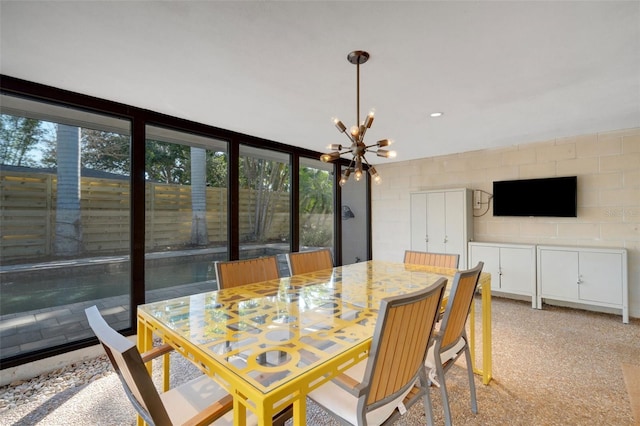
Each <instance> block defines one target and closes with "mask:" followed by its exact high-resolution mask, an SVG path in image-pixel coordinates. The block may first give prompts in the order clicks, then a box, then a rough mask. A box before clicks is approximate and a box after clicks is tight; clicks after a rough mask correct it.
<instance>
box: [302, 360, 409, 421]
mask: <svg viewBox="0 0 640 426" xmlns="http://www.w3.org/2000/svg"><path fill="white" fill-rule="evenodd" d="M366 367H367V360H364V361H362V362H359V363H358V364H356V365H354V366H353V367H351V368H350V369H348V370H347V371H345V373H344V374H346V375H347V376H350V377H351V378H353V379H355V380H356V381H358V382H361V381H362V378H363V377H364V374H365V369H366ZM410 390H411V387H409V389H408V390H407V391H406V392H404V394H403V395H401V396H399V397H398V398H395V399H394V400H393V401H390V402H389V403H388V404H385V405H383V406H381V407H378V408H376V409H375V410H372V411H370V412H369V413H368V414H367V424H368V425H372V426H373V425H380V424H382V423H383V422H384V421H385V420H386V419H388V418H389V416H391V414H392V413H393V410H395V409H396V407H397V406H398V405H399V404H400V403H401V402H402V400H403V399H404V397H405V396H406V395H407V394H408V393H409V391H410ZM308 396H309V398H311V399H312V400H313V401H315V402H316V403H318V404H320V405H321V406H323V407H325V408H326V409H327V411H329V412H332V413H334V414H336V415H337V416H339V417H341V418H343V419H344V420H346V421H348V422H349V423H351V424H353V425H357V424H358V421H357V420H358V418H357V407H358V398H356V397H355V396H353V395H352V394H350V393H349V392H347V391H346V390H344V389H343V388H341V387H340V386H338V385H336V384H335V383H333V382H331V381H329V382H327V383H325V384H324V385H322V386H320V387H319V388H318V389H316V390H314V391H312V392H311V393H309V395H308Z"/></svg>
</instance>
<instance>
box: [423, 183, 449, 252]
mask: <svg viewBox="0 0 640 426" xmlns="http://www.w3.org/2000/svg"><path fill="white" fill-rule="evenodd" d="M444 203H445V200H444V192H429V193H427V251H430V252H433V253H446V252H447V250H446V242H445V236H446V230H445V204H444Z"/></svg>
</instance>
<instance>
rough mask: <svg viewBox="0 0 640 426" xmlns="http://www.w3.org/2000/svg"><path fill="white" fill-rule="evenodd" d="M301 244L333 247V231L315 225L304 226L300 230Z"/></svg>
mask: <svg viewBox="0 0 640 426" xmlns="http://www.w3.org/2000/svg"><path fill="white" fill-rule="evenodd" d="M300 244H301V245H303V246H308V247H331V245H332V244H333V233H332V232H331V230H330V229H326V228H320V227H315V226H308V227H303V228H302V230H301V232H300Z"/></svg>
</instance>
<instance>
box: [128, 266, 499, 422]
mask: <svg viewBox="0 0 640 426" xmlns="http://www.w3.org/2000/svg"><path fill="white" fill-rule="evenodd" d="M454 273H455V270H453V269H444V268H435V267H428V266H420V265H409V264H404V263H391V262H382V261H369V262H363V263H356V264H352V265H346V266H342V267H336V268H333V269H326V270H321V271H317V272H313V273H309V274H302V275H296V276H293V277H287V278H281V279H277V280H271V281H264V282H261V283H255V284H248V285H244V286H240V287H234V288H230V289H225V290H219V291H211V292H207V293H200V294H195V295H191V296H184V297H178V298H175V299H170V300H165V301H160V302H154V303H149V304H146V305H141V306H139V307H138V347H139V349H140V350H141V351H146V350H149V349H151V347H152V346H153V338H154V337H159V338H161V339H162V340H163V341H164V342H165V343H169V344H170V345H171V346H173V347H174V348H175V349H176V350H177V351H178V352H180V353H181V354H182V355H183V356H184V357H186V358H187V359H189V360H190V361H191V362H193V363H194V364H195V365H196V366H198V367H199V368H200V370H202V371H203V372H204V373H205V374H207V375H208V376H210V377H211V378H213V379H214V380H216V381H217V382H218V383H220V385H221V386H223V387H224V388H225V389H226V390H227V391H228V392H229V393H230V394H231V395H232V396H233V401H234V403H233V406H234V411H235V417H234V418H235V421H234V422H235V424H236V425H244V424H245V421H246V414H247V410H249V411H251V412H253V413H254V414H255V415H256V417H257V418H258V419H259V424H260V425H270V424H271V419H272V417H273V415H274V414H276V413H278V412H280V411H281V410H282V409H284V408H286V407H287V406H289V405H293V424H294V425H304V424H305V415H306V395H307V394H308V393H309V392H310V391H312V390H313V389H315V388H317V387H318V386H320V385H322V384H323V383H325V382H327V381H328V380H331V379H332V378H333V377H335V376H336V375H338V374H340V373H342V372H343V371H345V370H347V369H348V368H350V367H351V366H353V365H354V364H356V363H358V362H360V361H362V360H364V359H365V358H366V357H367V356H368V350H369V347H370V344H371V339H372V337H373V332H374V328H375V322H376V319H377V315H378V307H379V305H380V300H381V299H382V298H385V297H389V296H395V295H399V294H403V293H409V292H412V291H416V290H418V289H420V288H424V287H426V286H429V285H431V284H433V283H434V282H435V281H436V280H438V279H439V278H440V277H442V276H445V277H447V278H448V280H449V282H448V285H450V284H451V281H452V280H453V274H454ZM489 282H490V277H489V275H488V274H483V275H481V285H482V288H483V307H482V309H483V327H482V331H483V338H484V339H486V338H487V336H488V338H489V344H488V346H487V345H486V344H485V345H483V371H480V373H481V374H483V375H486V377H488V378H485V380H486V383H488V380H490V374H491V373H490V369H491V364H490V359H491V358H490V352H491V351H490V349H491V346H490V323H489V324H486V323H484V322H485V319H484V318H485V314H486V313H487V312H485V309H489V310H490V298H491V295H490V290H488V289H489V285H488V283H489ZM485 298H486V299H487V300H488V303H487V304H486V305H485V303H484V300H485ZM486 317H487V319H488V321H490V312H489V315H487V316H486ZM472 318H473V317H472ZM473 328H475V327H474V326H472V330H471V332H472V334H473ZM487 332H489V334H487ZM470 337H471V336H470ZM485 343H486V342H485ZM487 349H488V352H487ZM487 359H488V360H489V364H487ZM164 367H165V376H166V377H165V384H164V386H165V390H166V388H167V387H168V379H167V377H168V358H166V359H165V366H164ZM149 368H151V366H150V365H149Z"/></svg>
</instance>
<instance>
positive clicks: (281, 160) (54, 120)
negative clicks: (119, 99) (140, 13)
mask: <svg viewBox="0 0 640 426" xmlns="http://www.w3.org/2000/svg"><path fill="white" fill-rule="evenodd" d="M1 77H2V78H0V89H1V93H0V96H1V98H0V119H1V123H0V124H1V128H0V368H2V369H4V368H8V367H14V366H17V365H20V364H24V363H26V362H30V361H35V360H38V359H41V358H45V357H47V356H51V355H55V354H60V353H64V352H68V351H70V350H74V349H80V348H83V347H86V346H89V345H92V344H95V342H96V341H95V338H94V337H93V334H92V333H91V331H90V329H89V328H88V327H87V326H86V318H85V315H84V308H86V307H87V306H90V305H93V304H97V305H98V306H99V307H100V309H101V311H102V313H103V315H105V318H106V319H107V321H108V322H109V323H110V324H111V325H112V326H113V327H114V328H116V329H118V330H120V331H122V332H123V333H125V334H132V333H135V328H136V322H135V321H136V307H137V305H138V304H141V303H145V302H150V301H155V300H159V299H167V298H171V297H177V296H181V295H186V294H190V293H196V292H201V291H208V290H213V289H215V288H216V283H215V272H214V269H213V262H215V261H216V260H227V259H233V260H235V259H246V258H252V257H260V256H267V255H278V258H279V260H280V273H281V275H282V276H284V275H286V274H288V268H287V263H286V260H285V254H286V253H287V252H289V251H290V250H292V249H296V250H301V251H304V250H313V249H316V248H320V247H329V248H332V249H333V253H334V262H335V263H336V264H342V263H353V262H355V261H364V260H367V259H368V256H369V255H370V249H369V247H368V241H369V235H368V232H369V229H370V228H369V225H368V222H367V220H368V217H369V215H368V212H367V210H368V204H367V203H368V201H367V200H368V198H367V193H366V191H367V186H366V185H364V183H363V182H361V183H360V184H355V183H353V184H352V185H347V186H346V187H345V188H342V192H340V191H339V190H338V189H337V188H336V187H335V183H336V179H335V178H336V175H335V172H334V165H333V164H325V163H321V162H320V161H316V160H315V159H314V157H315V155H316V154H317V155H318V156H319V155H320V153H313V152H309V151H308V150H305V149H301V148H297V147H294V146H287V145H284V144H282V143H277V142H273V141H267V140H264V139H260V138H258V137H254V136H249V135H244V134H239V133H236V132H233V131H230V130H225V129H220V128H215V127H212V126H208V125H204V124H201V123H195V122H192V121H189V120H184V119H180V118H177V117H170V116H167V115H165V114H160V113H156V112H153V111H150V110H147V109H144V110H143V109H139V108H136V107H134V106H129V105H123V104H119V103H115V102H111V101H108V100H104V99H98V98H94V97H89V96H85V95H82V94H78V93H73V92H68V91H65V90H61V89H56V88H53V87H47V86H43V85H40V84H36V83H31V82H28V81H24V80H20V79H17V78H13V77H8V76H1ZM315 158H317V157H315ZM293 171H295V173H296V174H295V175H292V172H293ZM349 188H351V189H349ZM340 193H342V199H343V203H342V207H343V209H344V207H345V206H346V207H349V208H350V209H351V212H352V213H353V214H354V216H349V213H348V212H347V211H346V210H341V211H335V208H336V207H335V206H336V202H335V198H334V197H335V196H336V195H339V194H340ZM293 215H295V216H293ZM341 216H342V218H343V219H342V220H341V219H340V217H341ZM336 220H338V221H340V222H336ZM340 228H342V230H343V232H342V234H334V232H335V231H334V230H336V229H337V230H339V229H340Z"/></svg>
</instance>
